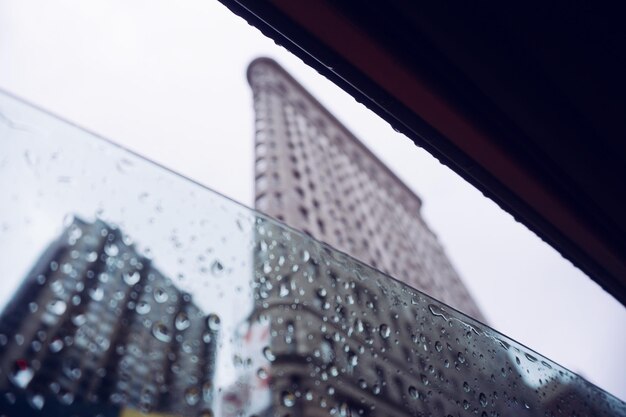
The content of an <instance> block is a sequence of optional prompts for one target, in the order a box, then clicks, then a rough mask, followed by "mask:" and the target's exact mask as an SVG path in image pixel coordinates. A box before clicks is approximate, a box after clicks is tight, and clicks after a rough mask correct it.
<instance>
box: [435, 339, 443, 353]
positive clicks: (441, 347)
mask: <svg viewBox="0 0 626 417" xmlns="http://www.w3.org/2000/svg"><path fill="white" fill-rule="evenodd" d="M435 349H436V350H437V352H441V351H442V350H443V346H442V345H441V342H439V341H436V342H435Z"/></svg>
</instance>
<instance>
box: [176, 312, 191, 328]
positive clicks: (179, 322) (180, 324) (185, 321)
mask: <svg viewBox="0 0 626 417" xmlns="http://www.w3.org/2000/svg"><path fill="white" fill-rule="evenodd" d="M174 325H175V326H176V329H177V330H180V331H183V330H185V329H187V328H189V326H191V321H190V320H189V317H188V316H187V314H186V313H184V312H182V311H181V312H180V313H178V314H177V315H176V319H175V320H174Z"/></svg>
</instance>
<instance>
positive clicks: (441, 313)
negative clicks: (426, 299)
mask: <svg viewBox="0 0 626 417" xmlns="http://www.w3.org/2000/svg"><path fill="white" fill-rule="evenodd" d="M428 309H429V310H430V312H431V314H432V315H433V316H437V317H441V318H442V319H444V320H445V321H448V318H447V317H446V311H445V310H444V309H443V308H441V307H439V306H436V305H434V304H428Z"/></svg>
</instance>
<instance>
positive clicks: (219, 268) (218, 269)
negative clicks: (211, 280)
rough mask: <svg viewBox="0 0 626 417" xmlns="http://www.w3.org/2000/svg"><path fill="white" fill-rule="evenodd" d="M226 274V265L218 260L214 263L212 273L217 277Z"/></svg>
mask: <svg viewBox="0 0 626 417" xmlns="http://www.w3.org/2000/svg"><path fill="white" fill-rule="evenodd" d="M223 272H224V265H222V263H221V262H220V261H218V260H215V261H213V263H212V264H211V273H212V274H213V275H215V276H220V275H222V273H223Z"/></svg>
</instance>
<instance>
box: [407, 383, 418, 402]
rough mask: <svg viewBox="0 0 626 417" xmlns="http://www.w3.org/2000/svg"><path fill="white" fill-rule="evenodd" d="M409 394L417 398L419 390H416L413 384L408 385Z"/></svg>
mask: <svg viewBox="0 0 626 417" xmlns="http://www.w3.org/2000/svg"><path fill="white" fill-rule="evenodd" d="M409 395H410V396H411V398H413V399H418V398H419V397H420V395H419V392H418V391H417V388H415V387H414V386H413V385H411V386H410V387H409Z"/></svg>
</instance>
